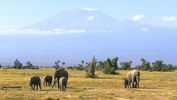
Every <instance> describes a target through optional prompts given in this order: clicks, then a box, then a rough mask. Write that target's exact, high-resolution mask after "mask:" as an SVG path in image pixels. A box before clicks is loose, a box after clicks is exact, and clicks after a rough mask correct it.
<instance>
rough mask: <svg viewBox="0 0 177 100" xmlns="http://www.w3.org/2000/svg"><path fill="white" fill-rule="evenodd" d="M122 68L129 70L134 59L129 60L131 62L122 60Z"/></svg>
mask: <svg viewBox="0 0 177 100" xmlns="http://www.w3.org/2000/svg"><path fill="white" fill-rule="evenodd" d="M120 64H121V68H122V69H124V70H128V69H131V64H132V61H129V62H121V63H120Z"/></svg>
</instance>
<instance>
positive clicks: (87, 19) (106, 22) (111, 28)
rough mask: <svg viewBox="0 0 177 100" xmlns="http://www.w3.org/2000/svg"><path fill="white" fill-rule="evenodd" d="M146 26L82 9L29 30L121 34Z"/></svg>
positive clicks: (89, 9) (61, 14)
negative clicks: (124, 31) (123, 31)
mask: <svg viewBox="0 0 177 100" xmlns="http://www.w3.org/2000/svg"><path fill="white" fill-rule="evenodd" d="M146 26H148V25H143V24H141V25H140V24H138V23H135V22H133V21H121V20H118V19H116V18H113V17H111V16H109V15H107V14H105V13H103V12H101V11H100V10H96V9H91V8H82V9H75V10H69V11H63V12H60V13H58V14H56V15H55V16H52V17H50V18H48V19H46V20H43V21H41V22H39V23H36V24H33V25H30V26H28V27H27V28H29V29H39V30H57V29H58V30H84V32H120V31H122V30H126V29H138V28H139V30H140V29H141V28H144V29H145V28H146Z"/></svg>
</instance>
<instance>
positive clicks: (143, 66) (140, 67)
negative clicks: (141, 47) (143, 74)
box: [139, 58, 151, 71]
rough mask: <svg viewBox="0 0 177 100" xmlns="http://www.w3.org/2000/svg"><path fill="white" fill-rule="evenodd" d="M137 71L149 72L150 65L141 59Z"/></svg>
mask: <svg viewBox="0 0 177 100" xmlns="http://www.w3.org/2000/svg"><path fill="white" fill-rule="evenodd" d="M139 69H140V70H143V71H147V70H151V66H150V63H149V62H147V61H146V60H145V59H143V58H141V65H140V66H139Z"/></svg>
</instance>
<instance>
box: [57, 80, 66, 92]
mask: <svg viewBox="0 0 177 100" xmlns="http://www.w3.org/2000/svg"><path fill="white" fill-rule="evenodd" d="M59 84H60V91H65V90H66V84H67V80H66V77H61V78H60V80H59Z"/></svg>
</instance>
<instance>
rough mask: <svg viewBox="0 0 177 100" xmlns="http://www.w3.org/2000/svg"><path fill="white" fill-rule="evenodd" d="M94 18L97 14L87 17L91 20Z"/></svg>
mask: <svg viewBox="0 0 177 100" xmlns="http://www.w3.org/2000/svg"><path fill="white" fill-rule="evenodd" d="M94 18H95V16H88V18H87V19H88V20H89V21H91V20H93V19H94Z"/></svg>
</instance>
